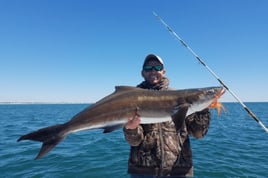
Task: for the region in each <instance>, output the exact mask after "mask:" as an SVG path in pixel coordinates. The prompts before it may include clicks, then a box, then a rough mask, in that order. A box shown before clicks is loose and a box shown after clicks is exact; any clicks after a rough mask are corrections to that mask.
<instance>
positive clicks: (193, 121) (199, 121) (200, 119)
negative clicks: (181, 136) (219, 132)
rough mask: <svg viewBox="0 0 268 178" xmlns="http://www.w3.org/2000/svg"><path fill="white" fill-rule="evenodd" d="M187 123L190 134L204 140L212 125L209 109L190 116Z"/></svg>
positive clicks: (186, 120)
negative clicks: (210, 124)
mask: <svg viewBox="0 0 268 178" xmlns="http://www.w3.org/2000/svg"><path fill="white" fill-rule="evenodd" d="M185 123H186V126H187V130H188V133H189V134H191V135H192V136H193V137H195V138H203V137H204V136H205V135H206V133H207V131H208V127H209V123H210V111H209V109H204V110H203V111H200V112H196V113H193V114H191V115H189V116H188V117H187V118H186V119H185Z"/></svg>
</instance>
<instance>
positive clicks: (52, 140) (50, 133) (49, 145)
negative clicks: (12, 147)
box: [17, 124, 67, 160]
mask: <svg viewBox="0 0 268 178" xmlns="http://www.w3.org/2000/svg"><path fill="white" fill-rule="evenodd" d="M64 129H65V125H64V124H58V125H54V126H50V127H46V128H43V129H40V130H37V131H34V132H31V133H28V134H26V135H23V136H21V137H20V138H19V139H18V140H17V141H18V142H19V141H21V140H33V141H39V142H43V145H42V147H41V149H40V151H39V153H38V155H37V156H36V158H35V160H37V159H39V158H41V157H43V156H44V155H45V154H47V153H48V152H49V151H50V150H52V149H53V148H54V147H55V146H56V145H57V144H58V143H60V142H61V141H62V140H63V139H64V138H65V137H66V136H67V134H66V133H65V132H63V131H64Z"/></svg>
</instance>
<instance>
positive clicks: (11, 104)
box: [0, 102, 91, 105]
mask: <svg viewBox="0 0 268 178" xmlns="http://www.w3.org/2000/svg"><path fill="white" fill-rule="evenodd" d="M0 104H2V105H3V104H7V105H8V104H10V105H12V104H91V103H82V102H81V103H77V102H0Z"/></svg>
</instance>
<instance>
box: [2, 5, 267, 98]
mask: <svg viewBox="0 0 268 178" xmlns="http://www.w3.org/2000/svg"><path fill="white" fill-rule="evenodd" d="M267 8H268V1H266V0H257V1H255V0H224V1H220V0H202V1H200V0H187V1H186V0H185V1H183V0H180V1H155V0H146V1H144V0H136V1H126V0H124V1H123V0H114V1H108V0H106V1H104V0H98V1H86V0H76V1H75V0H61V1H60V0H39V1H36V0H25V1H20V0H2V1H0V25H1V28H0V50H1V52H0V86H1V87H0V102H95V101H97V100H99V99H101V98H102V97H104V96H106V95H108V94H110V93H111V92H113V91H114V86H116V85H131V86H135V85H137V84H138V83H139V82H141V81H142V80H143V79H142V77H141V75H140V72H141V65H142V62H143V59H144V57H145V56H146V55H147V54H149V53H155V54H157V55H159V56H161V57H162V58H163V60H164V62H165V67H166V69H167V76H168V77H169V79H170V81H171V84H170V86H171V87H173V88H178V89H182V88H198V87H208V86H215V85H219V83H218V82H217V80H216V79H215V78H214V77H213V76H212V75H211V74H210V73H208V71H207V70H206V69H205V68H204V67H203V66H202V65H200V64H199V63H198V62H197V60H196V59H195V58H194V57H193V56H192V55H191V54H190V53H189V51H187V50H186V48H184V47H183V46H182V45H181V44H180V43H179V42H178V41H176V40H175V38H174V37H172V36H171V35H170V34H169V32H168V31H167V30H166V29H165V28H164V26H163V25H162V24H161V23H160V22H159V21H158V20H157V19H156V18H155V16H153V14H152V11H155V12H157V13H158V15H160V16H161V17H162V18H163V19H164V20H165V21H166V23H167V24H169V25H170V26H171V28H172V29H173V30H174V31H176V33H177V34H178V35H180V36H181V37H182V38H183V40H184V41H185V42H186V43H187V44H188V45H189V46H190V47H191V48H192V49H193V50H194V51H195V52H196V53H197V54H198V55H199V56H200V57H201V58H202V59H203V60H204V61H205V63H206V64H207V65H208V66H210V67H211V68H212V69H213V70H214V71H215V72H216V73H217V75H218V76H219V77H220V78H221V79H222V80H223V81H224V82H225V84H226V85H227V86H228V87H229V88H230V89H231V90H232V91H234V92H235V93H236V94H237V95H238V96H239V98H240V99H241V100H242V101H268V94H267V91H268V78H267V76H268V75H267V74H268V67H267V66H268V49H267V47H268V45H267V39H268V23H267V19H268V11H267ZM222 100H223V101H235V100H234V98H233V97H232V96H231V95H230V94H228V93H227V94H225V95H224V96H223V98H222Z"/></svg>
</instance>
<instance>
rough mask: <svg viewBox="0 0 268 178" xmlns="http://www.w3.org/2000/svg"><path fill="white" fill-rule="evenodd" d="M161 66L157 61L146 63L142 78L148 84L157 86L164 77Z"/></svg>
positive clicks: (163, 70)
mask: <svg viewBox="0 0 268 178" xmlns="http://www.w3.org/2000/svg"><path fill="white" fill-rule="evenodd" d="M165 73H166V71H165V69H164V68H163V65H162V64H161V63H159V62H158V61H157V60H152V61H148V62H147V63H146V65H145V67H144V68H143V70H142V76H143V78H144V80H145V81H147V82H148V83H149V84H151V85H154V84H158V83H159V82H160V81H161V80H162V79H163V77H164V76H165Z"/></svg>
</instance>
